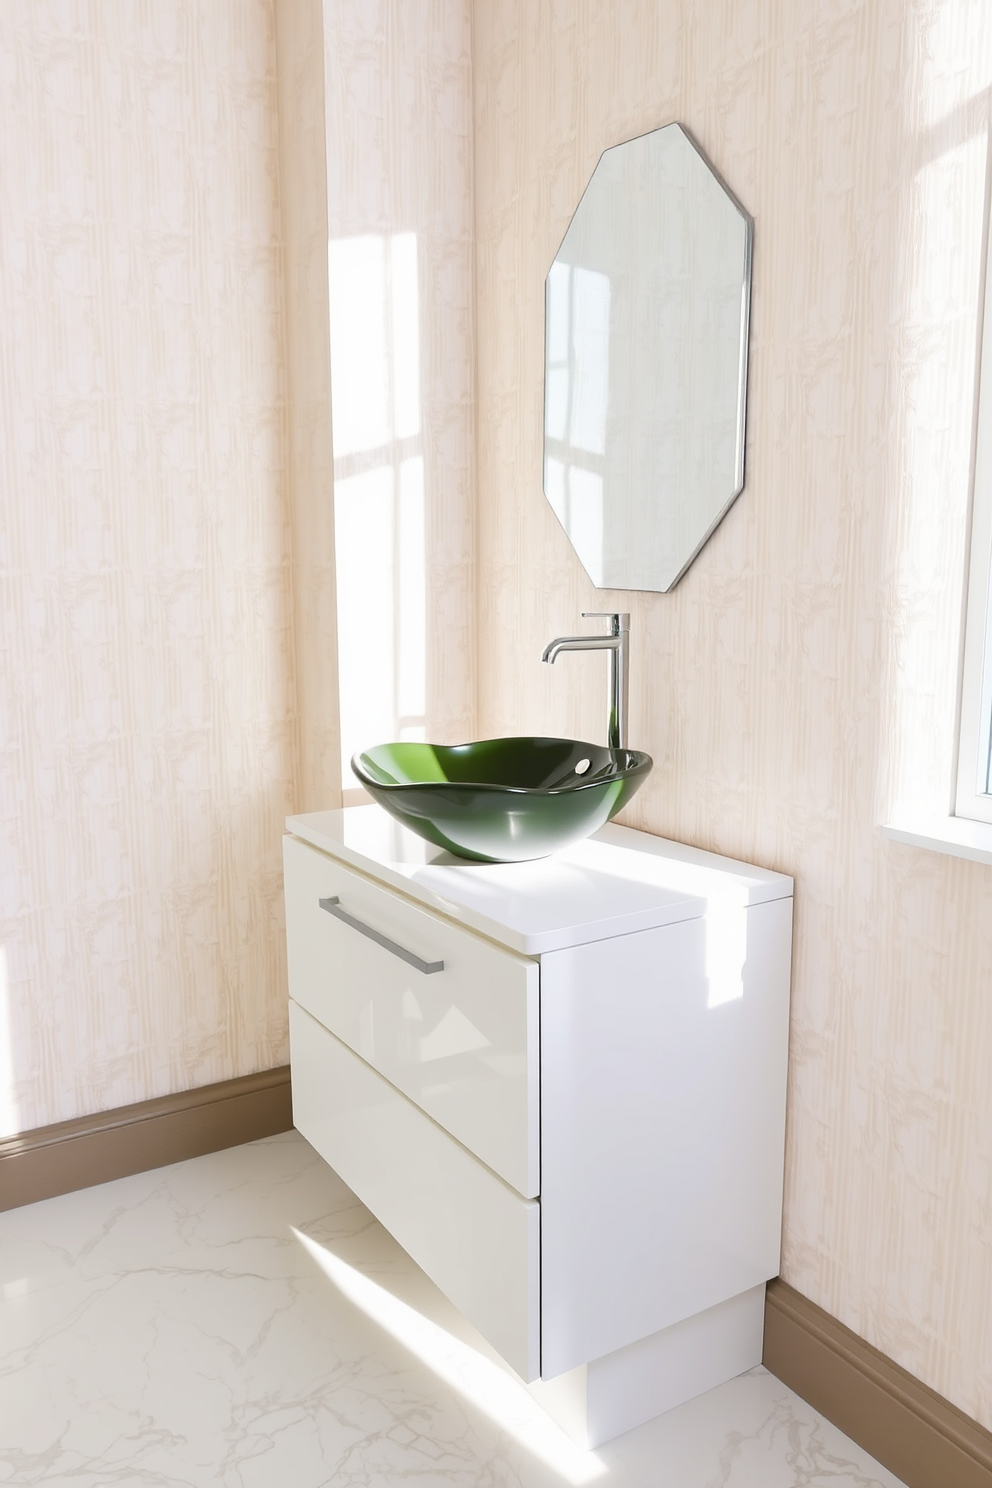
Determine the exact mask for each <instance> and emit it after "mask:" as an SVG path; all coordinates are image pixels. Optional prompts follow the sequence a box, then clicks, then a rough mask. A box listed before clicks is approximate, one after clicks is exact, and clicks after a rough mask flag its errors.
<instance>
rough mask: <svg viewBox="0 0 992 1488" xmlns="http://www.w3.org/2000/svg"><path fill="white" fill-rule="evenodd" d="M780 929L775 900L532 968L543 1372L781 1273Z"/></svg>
mask: <svg viewBox="0 0 992 1488" xmlns="http://www.w3.org/2000/svg"><path fill="white" fill-rule="evenodd" d="M791 924H792V900H791V899H778V900H773V901H772V902H771V903H768V904H758V905H755V906H754V907H753V908H751V909H739V910H737V911H736V914H735V915H734V916H733V917H729V918H728V917H727V916H720V915H708V916H706V917H705V918H703V919H699V920H685V921H683V922H682V924H680V925H666V926H664V927H662V928H661V929H658V930H644V931H641V932H640V933H639V934H637V935H629V936H625V937H624V938H623V945H622V947H617V946H616V945H615V943H614V942H612V941H608V940H604V941H598V942H597V943H596V945H593V946H581V947H575V948H573V949H571V950H567V951H555V952H552V953H551V954H550V955H548V956H545V957H543V958H542V961H541V1118H542V1119H541V1130H542V1136H541V1141H542V1160H543V1169H544V1179H543V1183H542V1188H541V1221H542V1224H541V1229H542V1234H541V1245H542V1260H543V1287H542V1313H543V1338H544V1350H543V1354H542V1368H543V1370H544V1371H546V1372H547V1373H548V1374H550V1375H556V1374H560V1373H562V1372H563V1371H564V1370H567V1369H571V1368H573V1367H574V1366H575V1365H576V1364H580V1363H583V1362H585V1361H586V1360H588V1359H595V1358H598V1357H600V1356H601V1355H603V1354H608V1353H612V1352H613V1350H615V1349H618V1348H621V1347H623V1346H624V1345H625V1344H628V1343H630V1342H631V1340H632V1339H634V1338H637V1337H641V1336H643V1335H644V1334H646V1333H654V1332H657V1331H660V1330H661V1329H663V1328H668V1327H670V1326H671V1325H672V1324H674V1323H678V1322H681V1321H682V1319H683V1318H686V1317H689V1316H690V1315H692V1314H694V1313H699V1312H702V1311H704V1310H705V1309H707V1308H710V1307H713V1306H715V1305H716V1304H717V1303H719V1302H723V1301H725V1300H727V1299H728V1298H730V1297H735V1296H737V1295H738V1294H739V1293H741V1292H745V1291H749V1290H750V1289H751V1288H752V1287H754V1286H757V1285H759V1284H760V1283H762V1282H765V1281H767V1280H768V1279H769V1278H770V1277H772V1276H776V1275H777V1274H778V1267H779V1244H780V1235H781V1223H782V1220H781V1216H782V1183H783V1168H784V1163H783V1154H784V1150H785V1083H786V1068H787V1062H788V1034H789V971H790V944H791ZM618 950H621V951H622V956H621V958H620V959H618V954H617V953H618ZM635 1030H636V1032H635ZM594 1196H595V1198H594ZM593 1198H594V1201H592V1200H593Z"/></svg>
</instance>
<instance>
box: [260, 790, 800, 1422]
mask: <svg viewBox="0 0 992 1488" xmlns="http://www.w3.org/2000/svg"><path fill="white" fill-rule="evenodd" d="M287 827H288V830H289V832H290V834H291V835H290V836H288V837H287V838H286V841H285V863H286V925H287V939H288V954H289V989H290V997H291V1006H290V1032H291V1061H292V1082H293V1112H294V1121H295V1123H296V1125H297V1127H298V1128H299V1130H300V1131H301V1132H302V1133H303V1135H304V1136H305V1137H307V1139H308V1140H309V1141H310V1142H311V1143H312V1144H313V1146H314V1147H315V1148H316V1149H317V1150H318V1152H320V1153H321V1154H322V1155H323V1156H324V1158H325V1159H326V1160H327V1161H328V1163H330V1165H331V1166H332V1167H333V1168H334V1169H335V1170H336V1171H337V1172H338V1173H339V1174H340V1176H341V1177H342V1178H343V1179H344V1180H345V1182H346V1183H347V1184H348V1185H349V1187H350V1188H352V1189H353V1190H354V1192H355V1193H356V1194H357V1195H358V1196H359V1198H361V1199H362V1200H363V1202H364V1203H365V1204H366V1205H367V1206H368V1207H369V1208H370V1209H371V1210H372V1212H373V1213H374V1214H375V1215H376V1216H377V1217H378V1218H379V1219H380V1220H381V1221H382V1223H383V1224H384V1225H385V1226H386V1228H387V1229H389V1230H390V1231H391V1233H392V1234H393V1235H395V1237H396V1238H397V1239H398V1240H399V1242H400V1243H401V1244H402V1245H403V1246H404V1247H405V1248H406V1249H407V1250H408V1251H409V1253H410V1254H411V1256H413V1258H414V1259H415V1260H416V1261H417V1262H418V1264H419V1265H420V1266H422V1267H423V1269H424V1270H425V1271H426V1272H427V1273H428V1275H430V1276H431V1277H432V1278H433V1279H434V1281H435V1282H436V1283H437V1284H438V1286H439V1287H440V1288H441V1289H442V1291H444V1292H445V1293H446V1294H447V1295H448V1296H449V1297H450V1299H451V1300H452V1301H453V1302H454V1303H455V1305H456V1306H457V1307H459V1308H460V1309H461V1310H462V1311H463V1312H464V1313H465V1315H466V1316H467V1317H468V1318H469V1319H470V1321H472V1322H473V1323H474V1324H475V1325H476V1327H477V1328H478V1329H479V1331H480V1332H481V1333H482V1334H483V1335H484V1336H485V1337H486V1338H487V1339H488V1340H489V1342H490V1343H491V1344H492V1345H493V1347H494V1348H495V1349H496V1350H497V1351H498V1352H499V1353H500V1354H501V1355H502V1356H503V1358H505V1359H506V1361H507V1362H508V1363H509V1364H510V1365H511V1366H512V1367H513V1369H515V1370H516V1371H517V1373H518V1374H520V1375H521V1376H522V1378H523V1379H524V1380H526V1381H528V1382H534V1384H533V1389H534V1393H535V1394H536V1395H537V1396H538V1398H539V1399H541V1400H542V1401H543V1402H544V1404H545V1405H546V1406H547V1407H548V1409H550V1410H551V1411H552V1413H553V1414H555V1415H557V1416H558V1418H559V1419H560V1420H561V1421H562V1423H563V1424H564V1425H566V1426H567V1427H568V1429H570V1430H571V1431H572V1433H573V1434H574V1435H575V1436H576V1437H577V1438H579V1439H580V1440H583V1441H585V1442H586V1443H587V1444H589V1445H594V1444H595V1443H596V1442H597V1441H602V1440H605V1439H607V1438H608V1437H609V1436H612V1435H615V1434H616V1433H617V1432H618V1431H621V1430H625V1429H627V1428H628V1427H630V1426H633V1425H635V1424H638V1423H639V1422H640V1421H643V1420H647V1419H649V1418H650V1417H651V1416H653V1415H655V1414H658V1413H659V1412H660V1411H661V1410H664V1409H667V1408H669V1407H670V1406H672V1405H675V1404H677V1403H680V1402H681V1401H682V1400H685V1399H688V1398H690V1397H691V1396H692V1395H694V1394H696V1393H699V1391H701V1390H704V1389H708V1388H710V1387H711V1386H712V1385H714V1384H717V1383H719V1382H720V1381H722V1380H724V1379H727V1378H730V1377H731V1376H732V1375H734V1374H736V1373H739V1372H741V1371H742V1370H743V1369H746V1368H749V1367H750V1366H751V1365H753V1364H755V1363H757V1362H758V1361H759V1359H760V1357H761V1330H762V1318H763V1304H764V1284H765V1282H766V1280H768V1279H769V1278H770V1277H772V1276H774V1275H776V1274H777V1272H778V1262H779V1238H780V1228H781V1208H782V1177H783V1150H784V1134H785V1088H786V1063H787V1054H788V1018H789V975H790V960H791V926H792V881H791V879H790V878H788V877H786V876H784V875H782V874H778V873H772V872H769V871H767V870H764V869H759V868H751V867H748V866H746V865H745V864H742V863H736V862H732V861H730V860H729V859H726V858H720V857H716V856H714V855H713V854H709V853H704V852H700V851H698V850H696V849H692V848H687V847H683V846H680V845H679V844H676V843H671V842H665V841H663V840H662V839H660V838H656V837H651V836H649V835H647V834H646V833H642V832H635V831H632V830H630V829H628V828H624V827H617V826H612V825H611V826H608V827H606V828H604V829H603V830H602V831H601V832H599V833H597V834H596V836H595V837H593V838H590V839H589V840H588V841H586V842H583V843H580V844H579V845H578V846H577V847H574V848H572V849H569V850H567V851H565V852H562V853H559V854H556V855H555V856H554V857H552V858H547V859H543V860H540V861H538V862H532V863H515V864H494V865H486V864H471V863H468V862H465V861H462V860H459V859H457V858H454V857H452V856H450V855H449V854H446V853H443V852H441V851H439V850H438V849H436V848H433V847H431V846H430V845H429V844H427V843H425V842H423V841H421V840H420V839H419V838H417V837H414V836H413V835H412V834H410V833H408V832H407V831H406V830H405V829H404V828H402V827H401V826H399V824H398V823H396V822H394V821H393V820H392V819H391V818H389V817H388V816H387V815H386V814H385V813H384V812H382V811H381V810H380V809H379V808H378V807H376V806H360V807H352V808H349V809H346V810H344V811H329V812H320V813H314V814H311V815H307V816H297V817H291V818H290V819H289V821H288V822H287Z"/></svg>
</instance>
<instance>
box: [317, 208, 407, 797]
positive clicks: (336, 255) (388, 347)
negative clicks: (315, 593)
mask: <svg viewBox="0 0 992 1488" xmlns="http://www.w3.org/2000/svg"><path fill="white" fill-rule="evenodd" d="M328 278H329V285H330V317H331V405H332V420H333V433H334V477H335V479H334V539H335V550H336V564H337V607H338V650H339V687H340V708H341V761H342V771H341V776H342V785H343V787H344V788H345V789H346V790H347V789H349V788H352V787H354V785H355V779H354V776H353V775H352V773H351V768H350V764H349V761H350V760H351V756H352V755H353V754H354V753H355V752H356V751H357V750H359V749H364V748H366V747H367V746H368V745H370V744H376V743H382V742H384V741H386V740H390V739H423V738H424V737H425V712H426V684H427V678H426V608H427V581H426V541H425V514H424V456H423V447H422V432H421V397H420V314H419V288H418V286H419V278H418V266H417V238H416V234H415V233H409V232H407V233H394V234H380V233H367V234H360V235H357V236H354V237H348V238H339V239H336V240H334V241H332V242H331V243H330V244H329V246H328Z"/></svg>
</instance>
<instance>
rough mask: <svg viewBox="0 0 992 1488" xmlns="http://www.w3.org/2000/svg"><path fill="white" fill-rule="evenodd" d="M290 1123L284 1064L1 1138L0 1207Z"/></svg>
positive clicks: (217, 1148)
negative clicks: (276, 1067) (257, 1072)
mask: <svg viewBox="0 0 992 1488" xmlns="http://www.w3.org/2000/svg"><path fill="white" fill-rule="evenodd" d="M292 1125H293V1111H292V1099H291V1095H290V1084H289V1066H288V1065H284V1066H283V1067H281V1068H280V1069H272V1070H263V1071H262V1072H261V1073H260V1074H257V1075H242V1076H241V1077H240V1078H239V1079H236V1080H221V1081H219V1082H218V1083H217V1084H216V1085H202V1086H200V1088H199V1089H198V1090H183V1091H180V1092H179V1093H178V1094H177V1095H164V1096H162V1097H160V1098H159V1099H158V1100H150V1101H141V1102H140V1103H139V1104H138V1105H134V1106H118V1107H117V1109H116V1110H114V1111H99V1112H97V1113H96V1114H95V1115H93V1116H81V1117H79V1118H78V1119H77V1120H75V1121H60V1122H58V1123H56V1124H55V1125H54V1126H41V1127H37V1128H36V1129H35V1130H34V1131H27V1132H21V1133H20V1134H19V1135H18V1136H15V1137H5V1138H3V1139H2V1140H0V1210H3V1209H16V1208H17V1207H18V1206H19V1205H21V1204H34V1203H36V1202H37V1200H38V1199H50V1198H53V1197H54V1196H55V1195H56V1194H63V1193H71V1192H72V1191H73V1190H74V1189H77V1188H89V1187H90V1186H91V1184H94V1183H107V1182H109V1180H110V1179H111V1178H126V1177H127V1176H128V1175H129V1174H131V1173H142V1172H144V1171H145V1170H146V1169H147V1168H161V1167H164V1166H165V1165H166V1164H167V1163H174V1162H182V1161H183V1160H184V1159H185V1158H187V1157H202V1156H203V1155H204V1153H207V1152H219V1151H221V1149H222V1148H224V1147H237V1146H238V1145H239V1144H240V1143H242V1142H254V1141H256V1140H257V1139H258V1138H259V1137H271V1136H275V1134H276V1133H277V1132H284V1131H289V1129H290V1127H291V1126H292Z"/></svg>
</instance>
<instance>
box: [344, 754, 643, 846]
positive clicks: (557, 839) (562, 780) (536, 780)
mask: <svg viewBox="0 0 992 1488" xmlns="http://www.w3.org/2000/svg"><path fill="white" fill-rule="evenodd" d="M584 760H588V762H589V763H588V768H587V769H586V770H583V771H582V772H581V773H579V774H577V773H576V766H581V765H582V764H583V761H584ZM653 764H654V761H653V760H652V758H651V756H650V755H649V754H644V753H643V752H642V751H640V750H637V749H612V748H610V747H609V746H607V745H603V744H589V743H587V742H585V741H583V740H580V739H561V738H555V737H552V736H549V735H542V734H529V735H511V736H508V737H505V738H499V739H476V740H473V741H472V742H471V743H468V744H426V743H420V742H415V741H413V740H404V741H399V742H395V743H391V744H376V745H372V746H370V748H368V749H364V750H359V751H358V752H357V753H356V754H355V755H353V757H352V761H351V767H352V769H353V770H354V772H355V775H356V777H357V778H358V779H359V780H360V781H361V783H362V785H363V786H364V787H365V789H366V790H367V791H368V793H369V795H370V796H371V797H372V799H373V800H374V801H377V802H378V803H379V805H380V806H382V807H383V808H384V809H385V810H386V811H388V812H389V814H390V815H391V816H394V817H395V818H396V819H397V821H399V822H401V823H402V824H403V825H404V826H405V827H407V828H409V829H410V831H412V832H415V833H416V834H417V835H418V836H420V837H423V838H425V839H426V840H427V841H428V842H432V843H434V844H435V845H436V846H438V847H441V848H444V849H446V850H447V851H448V852H451V853H454V854H455V856H456V857H459V858H468V859H470V860H473V861H475V862H482V863H520V862H527V861H529V860H532V859H535V858H545V857H548V856H549V855H550V854H551V853H553V852H557V851H558V850H559V849H561V848H564V847H570V846H571V845H572V844H573V843H576V842H579V841H581V840H582V839H583V838H585V837H589V836H590V835H591V834H592V833H593V832H595V831H598V829H599V828H600V827H602V826H605V825H606V823H607V822H608V821H609V820H610V818H611V817H613V816H615V815H616V814H617V812H618V811H620V810H622V809H623V807H624V806H625V805H626V804H627V802H628V801H629V800H630V798H631V797H632V796H633V795H634V794H635V792H636V791H637V790H638V788H639V787H640V786H641V785H642V784H643V782H644V780H645V779H646V777H647V775H648V774H649V772H650V771H651V769H652V767H653ZM453 766H460V768H458V769H453V768H452V767H453ZM451 773H454V774H457V775H461V776H462V778H461V779H454V780H452V779H451V778H450V774H451ZM397 777H400V778H397ZM403 777H405V778H403ZM528 782H530V783H528Z"/></svg>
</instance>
